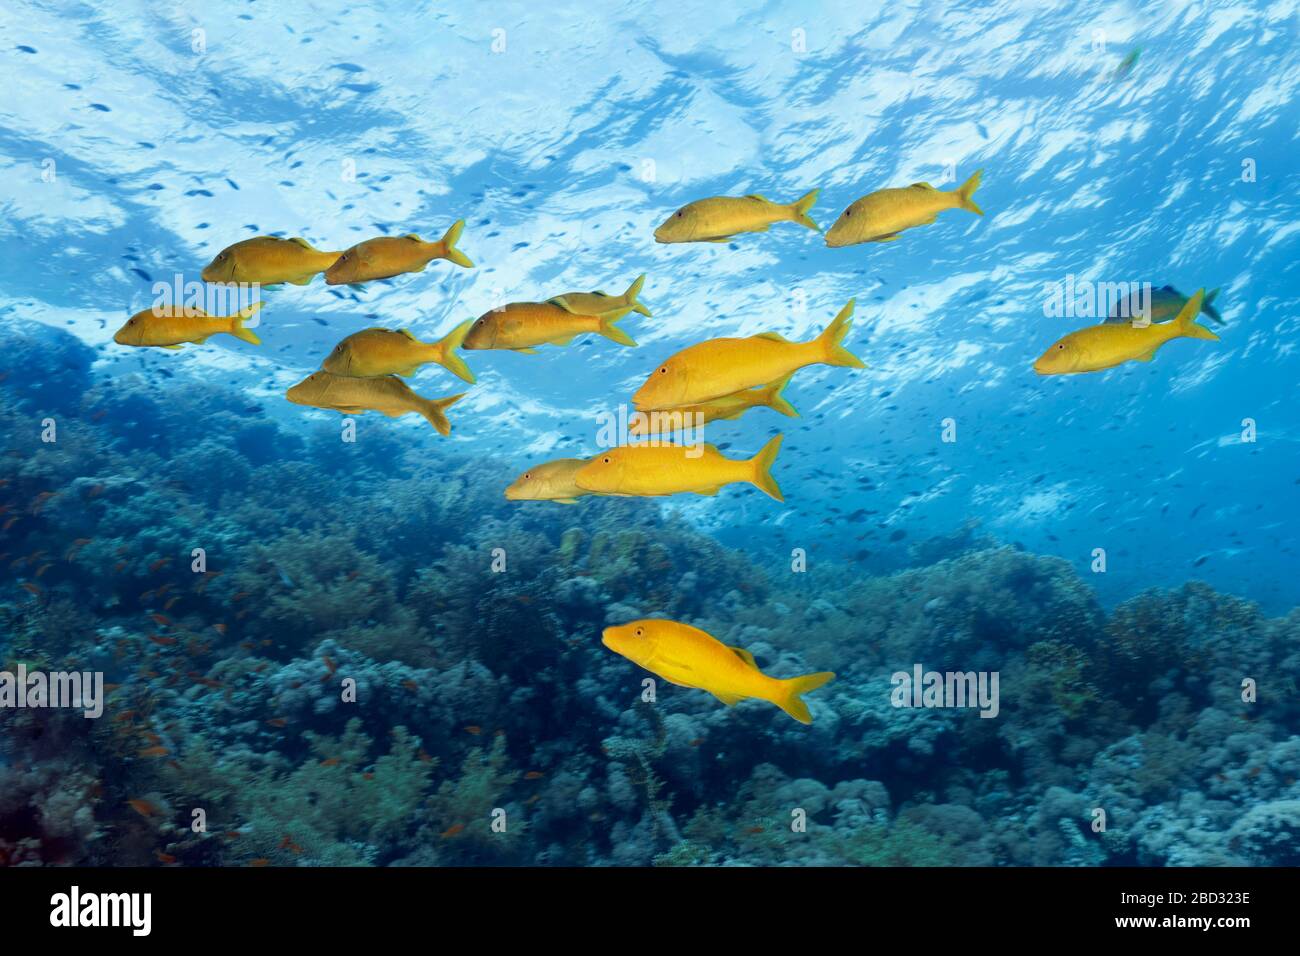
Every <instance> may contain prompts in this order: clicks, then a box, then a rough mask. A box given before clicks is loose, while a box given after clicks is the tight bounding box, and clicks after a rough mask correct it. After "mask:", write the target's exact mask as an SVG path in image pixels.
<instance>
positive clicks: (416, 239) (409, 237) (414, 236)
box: [402, 232, 424, 242]
mask: <svg viewBox="0 0 1300 956" xmlns="http://www.w3.org/2000/svg"><path fill="white" fill-rule="evenodd" d="M402 238H403V239H414V240H415V241H416V242H424V240H423V239H421V238H420V237H419V236H417V235H416V234H415V233H413V232H408V233H407V234H406V235H404V236H403V237H402Z"/></svg>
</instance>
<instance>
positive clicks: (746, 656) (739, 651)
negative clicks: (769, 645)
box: [727, 647, 758, 670]
mask: <svg viewBox="0 0 1300 956" xmlns="http://www.w3.org/2000/svg"><path fill="white" fill-rule="evenodd" d="M727 650H729V651H731V652H732V653H733V654H735V655H736V656H737V657H739V658H740V659H741V660H742V661H744V662H745V663H746V664H748V665H749V666H750V667H752V668H754V670H758V661H756V660H754V655H753V654H751V653H749V651H747V650H745V649H744V648H743V647H728V648H727Z"/></svg>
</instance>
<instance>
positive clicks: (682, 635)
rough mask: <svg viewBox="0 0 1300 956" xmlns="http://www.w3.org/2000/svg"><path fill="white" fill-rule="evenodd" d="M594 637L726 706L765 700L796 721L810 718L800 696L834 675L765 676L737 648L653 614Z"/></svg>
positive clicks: (636, 662)
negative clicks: (747, 699)
mask: <svg viewBox="0 0 1300 956" xmlns="http://www.w3.org/2000/svg"><path fill="white" fill-rule="evenodd" d="M600 642H601V643H602V644H604V645H605V646H606V647H608V648H609V649H610V650H611V651H613V652H614V653H615V654H619V655H621V656H623V657H626V658H627V659H628V660H630V661H631V662H632V663H633V664H636V665H637V666H638V667H644V668H645V669H646V670H648V671H649V672H650V673H652V674H657V675H658V676H660V677H662V678H663V679H664V680H666V681H668V682H669V683H670V684H676V685H677V686H678V687H693V688H695V689H697V690H707V691H708V692H709V693H710V694H712V695H713V696H714V697H716V698H718V700H720V701H722V702H723V703H724V704H726V705H727V706H728V707H734V706H735V705H736V704H737V703H739V702H740V701H742V700H745V699H746V698H753V699H755V700H765V701H767V702H768V703H771V704H776V706H778V707H780V708H781V709H782V710H784V711H785V712H786V713H787V714H789V715H790V716H791V717H793V718H794V719H795V720H797V721H799V723H801V724H811V723H812V714H811V713H809V711H808V705H807V704H805V703H804V702H803V699H802V696H801V695H803V694H806V693H808V692H809V691H813V690H816V689H817V688H818V687H821V686H822V685H823V684H826V683H828V682H829V681H831V680H832V679H833V678H834V677H835V673H834V672H833V671H820V672H819V673H816V674H804V675H803V676H802V677H789V678H786V679H784V680H783V679H781V678H779V677H768V676H767V675H766V674H764V673H763V672H762V671H760V670H759V669H758V664H757V663H756V662H755V661H754V655H753V654H751V653H750V652H749V651H747V650H745V649H744V648H743V647H728V646H727V645H726V644H723V643H722V642H721V641H720V640H718V639H717V638H716V637H714V636H713V635H712V634H709V633H707V632H706V631H701V630H700V629H699V628H698V627H691V626H690V625H689V624H682V623H680V622H678V621H664V620H660V619H658V618H646V619H644V620H640V621H633V622H632V623H631V624H624V625H622V626H620V627H607V628H605V630H604V633H602V634H601V636H600Z"/></svg>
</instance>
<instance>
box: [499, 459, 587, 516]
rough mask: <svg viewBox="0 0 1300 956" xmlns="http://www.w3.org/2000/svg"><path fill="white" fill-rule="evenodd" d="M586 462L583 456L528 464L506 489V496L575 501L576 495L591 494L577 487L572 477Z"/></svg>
mask: <svg viewBox="0 0 1300 956" xmlns="http://www.w3.org/2000/svg"><path fill="white" fill-rule="evenodd" d="M586 463H587V459H585V458H557V459H556V460H555V461H548V462H547V463H546V464H544V465H537V466H535V467H533V468H529V469H528V470H527V471H526V472H524V473H523V474H522V475H520V476H519V477H518V478H516V479H515V480H514V481H513V482H512V483H511V485H510V487H509V488H507V489H506V497H507V498H509V499H510V500H511V501H554V502H556V503H558V504H562V505H576V504H577V503H578V499H579V498H581V497H583V496H584V495H589V494H591V492H590V491H587V490H586V489H584V488H579V487H578V485H577V483H576V482H575V481H574V480H573V476H574V475H575V474H577V472H578V469H579V468H581V467H582V466H583V465H585V464H586Z"/></svg>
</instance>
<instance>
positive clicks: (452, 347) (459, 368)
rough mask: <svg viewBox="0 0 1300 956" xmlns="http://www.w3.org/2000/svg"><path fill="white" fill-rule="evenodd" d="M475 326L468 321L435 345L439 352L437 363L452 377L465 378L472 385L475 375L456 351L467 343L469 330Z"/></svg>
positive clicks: (472, 322)
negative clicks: (466, 337)
mask: <svg viewBox="0 0 1300 956" xmlns="http://www.w3.org/2000/svg"><path fill="white" fill-rule="evenodd" d="M473 325H474V320H473V319H466V320H465V321H464V322H462V323H461V324H460V325H458V326H456V327H455V328H454V329H452V330H451V331H450V332H448V333H447V334H446V335H445V336H443V337H442V339H441V340H440V341H438V342H436V343H434V348H436V349H437V350H438V355H439V357H438V358H437V359H436V360H435V361H437V363H438V364H439V365H441V366H442V367H443V368H445V369H446V370H447V371H448V372H451V374H452V375H456V376H458V377H460V378H463V379H464V380H465V381H467V382H469V383H470V384H471V385H473V384H474V373H473V372H471V371H470V370H469V366H468V365H466V364H465V360H464V359H463V358H461V357H460V356H459V355H457V354H456V350H457V349H458V348H460V347H461V346H462V345H463V344H464V343H465V336H467V335H469V330H470V329H471V328H472V327H473Z"/></svg>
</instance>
